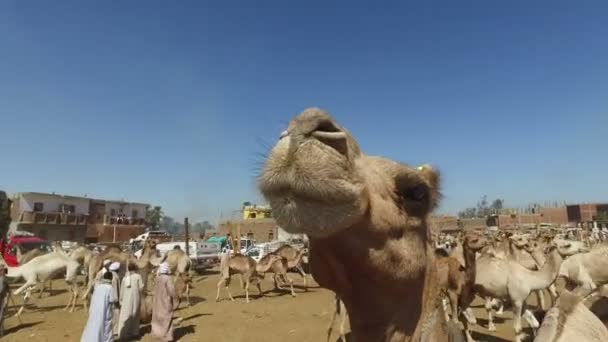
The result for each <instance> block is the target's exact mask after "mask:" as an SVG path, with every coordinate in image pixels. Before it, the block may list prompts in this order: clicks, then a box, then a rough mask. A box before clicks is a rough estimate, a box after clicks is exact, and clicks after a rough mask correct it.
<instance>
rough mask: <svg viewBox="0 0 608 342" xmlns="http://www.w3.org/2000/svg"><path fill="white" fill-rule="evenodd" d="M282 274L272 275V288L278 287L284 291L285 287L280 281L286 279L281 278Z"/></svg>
mask: <svg viewBox="0 0 608 342" xmlns="http://www.w3.org/2000/svg"><path fill="white" fill-rule="evenodd" d="M282 276H283V275H282V274H276V273H275V275H274V276H273V279H274V288H275V289H279V290H281V291H284V290H285V288H284V287H283V285H282V283H286V281H283V280H281V277H282Z"/></svg>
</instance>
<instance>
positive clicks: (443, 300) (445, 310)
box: [441, 295, 450, 322]
mask: <svg viewBox="0 0 608 342" xmlns="http://www.w3.org/2000/svg"><path fill="white" fill-rule="evenodd" d="M441 304H443V315H444V318H445V321H446V322H448V321H449V320H450V315H448V307H449V306H450V304H449V303H448V299H447V298H446V296H445V295H444V296H443V298H441Z"/></svg>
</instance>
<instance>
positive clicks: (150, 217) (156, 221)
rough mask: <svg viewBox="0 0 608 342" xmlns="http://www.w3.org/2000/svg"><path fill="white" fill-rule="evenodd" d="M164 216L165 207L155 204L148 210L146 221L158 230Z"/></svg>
mask: <svg viewBox="0 0 608 342" xmlns="http://www.w3.org/2000/svg"><path fill="white" fill-rule="evenodd" d="M163 216H164V214H163V209H162V208H161V207H160V206H155V207H154V208H153V209H152V210H150V209H148V210H147V211H146V222H147V223H148V226H150V228H152V229H153V230H158V229H160V227H161V221H162V219H163Z"/></svg>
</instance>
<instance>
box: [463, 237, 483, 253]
mask: <svg viewBox="0 0 608 342" xmlns="http://www.w3.org/2000/svg"><path fill="white" fill-rule="evenodd" d="M464 243H465V244H466V245H467V247H468V248H469V249H470V250H472V251H474V252H479V251H481V250H482V249H483V248H484V247H485V246H486V245H487V244H488V240H487V239H486V238H485V237H484V236H482V235H479V234H468V235H467V236H466V237H465V238H464Z"/></svg>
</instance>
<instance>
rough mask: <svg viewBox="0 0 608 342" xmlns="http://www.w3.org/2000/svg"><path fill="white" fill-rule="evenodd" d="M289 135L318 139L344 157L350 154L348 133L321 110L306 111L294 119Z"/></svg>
mask: <svg viewBox="0 0 608 342" xmlns="http://www.w3.org/2000/svg"><path fill="white" fill-rule="evenodd" d="M288 134H290V135H294V136H303V137H307V138H314V139H317V140H318V141H319V142H321V143H323V144H325V145H328V146H329V147H331V148H333V149H335V150H336V151H338V152H339V153H341V154H344V155H345V154H346V153H347V152H348V144H347V134H346V132H344V130H342V129H341V128H340V127H339V126H338V125H337V124H336V123H335V121H334V120H333V119H332V118H331V116H330V115H329V114H327V113H326V112H325V111H323V110H321V109H319V108H309V109H306V110H305V111H303V112H302V113H301V114H300V115H298V116H297V117H296V118H295V119H293V121H292V122H291V123H290V124H289V129H288Z"/></svg>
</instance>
